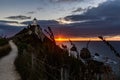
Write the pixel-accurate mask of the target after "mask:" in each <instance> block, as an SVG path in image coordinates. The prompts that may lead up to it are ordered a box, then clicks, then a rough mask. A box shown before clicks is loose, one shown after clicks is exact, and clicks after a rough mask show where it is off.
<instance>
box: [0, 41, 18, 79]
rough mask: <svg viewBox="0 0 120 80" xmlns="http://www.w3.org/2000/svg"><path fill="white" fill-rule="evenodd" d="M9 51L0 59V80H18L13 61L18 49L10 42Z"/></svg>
mask: <svg viewBox="0 0 120 80" xmlns="http://www.w3.org/2000/svg"><path fill="white" fill-rule="evenodd" d="M9 45H10V46H11V51H10V53H9V55H7V56H5V57H3V58H2V59H0V80H20V76H19V74H18V73H17V72H16V71H15V66H14V61H15V58H16V56H17V54H18V48H17V46H16V45H15V43H14V42H13V41H12V40H10V41H9Z"/></svg>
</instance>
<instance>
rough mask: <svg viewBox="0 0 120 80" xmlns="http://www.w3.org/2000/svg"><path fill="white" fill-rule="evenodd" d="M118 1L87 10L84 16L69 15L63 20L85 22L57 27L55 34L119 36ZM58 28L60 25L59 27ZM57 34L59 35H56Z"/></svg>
mask: <svg viewBox="0 0 120 80" xmlns="http://www.w3.org/2000/svg"><path fill="white" fill-rule="evenodd" d="M119 4H120V1H119V0H114V1H108V2H105V3H103V4H101V5H100V6H99V7H97V8H92V9H89V10H88V11H87V12H85V13H84V14H82V15H81V14H80V15H70V16H67V17H65V18H64V19H65V20H68V21H69V20H71V21H86V22H83V23H81V22H80V23H79V22H77V23H72V24H66V25H62V26H64V27H57V28H56V30H55V32H56V33H58V31H60V32H61V34H66V36H67V35H71V36H76V37H79V36H98V35H104V36H110V35H120V15H119V13H120V5H119ZM59 26H60V25H59ZM58 34H59V33H58Z"/></svg>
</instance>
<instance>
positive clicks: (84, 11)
mask: <svg viewBox="0 0 120 80" xmlns="http://www.w3.org/2000/svg"><path fill="white" fill-rule="evenodd" d="M119 4H120V0H0V34H1V35H7V36H12V35H13V34H15V33H17V32H18V31H20V30H21V29H23V28H24V27H25V26H26V25H27V24H29V23H30V22H31V21H32V19H33V18H34V17H36V18H37V19H38V23H39V24H40V25H41V26H42V28H44V29H45V28H47V26H50V27H51V28H52V29H53V32H54V34H55V37H56V38H57V40H66V39H68V38H70V39H72V40H74V41H77V40H89V39H91V40H99V39H98V38H97V36H100V35H101V36H105V38H106V39H107V40H117V41H120V15H119V13H120V5H119Z"/></svg>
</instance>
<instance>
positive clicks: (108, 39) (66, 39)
mask: <svg viewBox="0 0 120 80" xmlns="http://www.w3.org/2000/svg"><path fill="white" fill-rule="evenodd" d="M69 40H71V41H89V40H90V41H101V39H99V38H98V37H73V38H64V37H58V38H55V41H57V42H64V41H69ZM105 40H107V41H120V36H114V37H106V38H105Z"/></svg>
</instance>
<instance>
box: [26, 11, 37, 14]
mask: <svg viewBox="0 0 120 80" xmlns="http://www.w3.org/2000/svg"><path fill="white" fill-rule="evenodd" d="M35 13H36V12H35V11H30V12H27V14H35Z"/></svg>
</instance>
